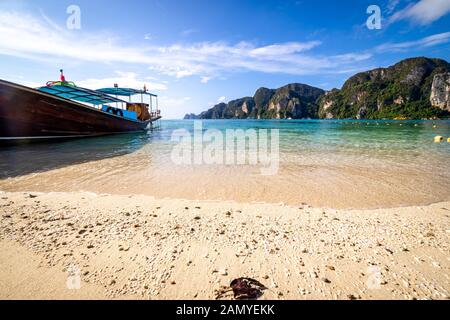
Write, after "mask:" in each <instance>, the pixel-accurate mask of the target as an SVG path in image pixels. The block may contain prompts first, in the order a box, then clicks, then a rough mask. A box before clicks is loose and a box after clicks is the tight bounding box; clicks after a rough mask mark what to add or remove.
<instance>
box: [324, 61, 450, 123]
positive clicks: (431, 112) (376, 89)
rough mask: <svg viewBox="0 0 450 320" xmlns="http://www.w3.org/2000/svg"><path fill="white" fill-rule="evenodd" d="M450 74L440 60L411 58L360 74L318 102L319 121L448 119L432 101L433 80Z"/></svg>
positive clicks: (443, 110)
mask: <svg viewBox="0 0 450 320" xmlns="http://www.w3.org/2000/svg"><path fill="white" fill-rule="evenodd" d="M449 71H450V64H449V63H448V62H446V61H444V60H440V59H428V58H411V59H406V60H403V61H401V62H399V63H397V64H395V65H394V66H392V67H389V68H379V69H374V70H371V71H367V72H362V73H358V74H356V75H355V76H353V77H351V78H350V79H348V80H347V81H346V82H345V84H344V86H343V87H342V89H341V90H337V89H334V90H332V91H330V92H328V93H326V94H325V95H323V96H322V97H321V98H320V99H319V117H320V118H338V119H343V118H357V119H361V118H365V119H384V118H386V119H394V118H408V119H424V118H439V117H446V116H448V114H449V113H448V111H447V110H445V109H441V108H439V107H436V106H433V105H432V103H431V101H430V95H431V91H432V83H433V79H434V77H435V76H436V75H439V74H444V73H446V72H449Z"/></svg>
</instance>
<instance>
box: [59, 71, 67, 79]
mask: <svg viewBox="0 0 450 320" xmlns="http://www.w3.org/2000/svg"><path fill="white" fill-rule="evenodd" d="M60 72H61V82H66V77H64V71H63V69H61V70H60Z"/></svg>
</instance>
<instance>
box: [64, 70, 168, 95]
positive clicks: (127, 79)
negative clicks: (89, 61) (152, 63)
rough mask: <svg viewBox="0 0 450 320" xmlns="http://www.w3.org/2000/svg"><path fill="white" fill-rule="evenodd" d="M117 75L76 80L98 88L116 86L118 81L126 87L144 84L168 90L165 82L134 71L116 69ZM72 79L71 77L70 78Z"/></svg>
mask: <svg viewBox="0 0 450 320" xmlns="http://www.w3.org/2000/svg"><path fill="white" fill-rule="evenodd" d="M115 73H116V76H114V77H109V78H103V79H86V80H80V81H76V84H77V85H78V86H80V87H84V88H90V89H98V88H107V87H112V86H114V84H115V83H117V84H118V85H119V86H120V87H124V88H135V89H139V88H143V87H144V85H145V86H146V88H147V89H148V90H150V91H153V90H158V91H162V90H167V86H166V85H165V84H163V83H157V82H153V81H150V82H149V81H148V79H147V80H145V79H138V75H137V74H136V73H133V72H121V71H116V72H115ZM68 80H70V79H68Z"/></svg>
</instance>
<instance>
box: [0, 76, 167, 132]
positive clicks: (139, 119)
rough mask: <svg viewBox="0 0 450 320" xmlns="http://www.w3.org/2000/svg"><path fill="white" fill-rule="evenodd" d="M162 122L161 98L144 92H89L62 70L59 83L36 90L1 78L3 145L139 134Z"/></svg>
mask: <svg viewBox="0 0 450 320" xmlns="http://www.w3.org/2000/svg"><path fill="white" fill-rule="evenodd" d="M136 96H140V99H139V101H138V102H133V101H132V98H133V97H136ZM119 97H122V98H123V97H127V98H128V101H125V100H123V99H121V98H119ZM147 101H148V103H147ZM154 102H156V106H153V104H154ZM159 119H161V113H160V110H159V107H158V97H157V96H156V95H154V94H151V93H149V92H148V91H147V89H146V88H145V87H144V89H143V90H139V89H130V88H119V87H118V85H116V84H115V85H114V87H112V88H104V89H99V90H90V89H86V88H81V87H78V86H76V85H75V84H74V83H73V82H68V81H66V80H65V77H64V74H63V71H62V70H61V79H60V81H49V82H47V84H46V85H45V86H43V87H40V88H37V89H32V88H29V87H25V86H22V85H19V84H15V83H11V82H8V81H4V80H1V79H0V141H20V140H39V139H55V138H59V139H65V138H79V137H89V136H100V135H108V134H117V133H128V132H138V131H144V130H147V129H148V128H149V127H150V126H151V125H152V123H153V122H155V121H157V120H159Z"/></svg>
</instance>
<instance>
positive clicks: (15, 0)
mask: <svg viewBox="0 0 450 320" xmlns="http://www.w3.org/2000/svg"><path fill="white" fill-rule="evenodd" d="M70 5H77V6H78V7H79V8H80V12H81V20H80V22H81V28H80V29H69V28H67V23H66V22H67V19H68V18H69V17H70V14H68V13H67V8H68V7H69V6H70ZM370 5H378V6H379V7H380V9H381V15H382V25H381V29H380V30H369V29H368V28H367V26H366V20H367V19H368V17H369V16H370V14H367V12H366V10H367V8H368V7H369V6H370ZM449 26H450V0H416V1H412V0H380V1H378V0H371V1H365V0H353V1H350V0H344V1H321V0H316V1H307V0H297V1H295V0H292V1H289V0H280V1H271V0H266V1H256V0H240V1H234V0H227V1H212V0H209V1H206V0H205V1H203V0H191V1H181V0H180V1H171V0H150V1H148V0H147V1H138V0H128V1H121V0H115V1H101V0H96V1H85V0H71V1H65V0H60V1H41V0H32V1H31V0H29V1H27V0H0V78H2V79H6V80H9V81H13V82H19V83H22V84H25V85H30V86H39V85H41V84H42V85H43V84H44V83H45V82H46V81H47V80H56V79H57V78H58V70H59V69H60V68H64V70H65V73H66V78H67V79H68V80H71V81H75V82H76V83H77V84H78V85H80V86H86V87H90V88H99V87H104V86H112V85H113V84H114V83H118V84H119V85H121V86H132V87H142V86H143V85H144V84H146V85H147V87H149V88H150V89H151V91H153V92H155V93H157V94H158V95H159V96H160V104H161V108H162V110H163V113H164V116H165V117H166V118H180V117H182V116H183V115H184V114H186V113H190V112H194V113H199V112H200V111H203V110H205V109H207V108H208V107H210V106H211V105H213V104H215V103H218V102H220V101H229V100H231V99H234V98H239V97H243V96H251V95H253V93H254V92H255V90H256V89H257V88H259V87H261V86H265V87H269V88H277V87H280V86H282V85H285V84H287V83H291V82H301V83H307V84H310V85H314V86H318V87H321V88H323V89H331V88H333V87H338V88H339V87H340V86H341V85H342V84H343V82H344V81H345V80H346V79H347V78H348V77H349V76H351V75H352V74H354V73H356V72H358V71H363V70H368V69H371V68H375V67H385V66H389V65H391V64H393V63H395V62H397V61H399V60H401V59H403V58H407V57H413V56H428V57H437V58H443V59H446V60H450V59H449V53H450V27H449Z"/></svg>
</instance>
